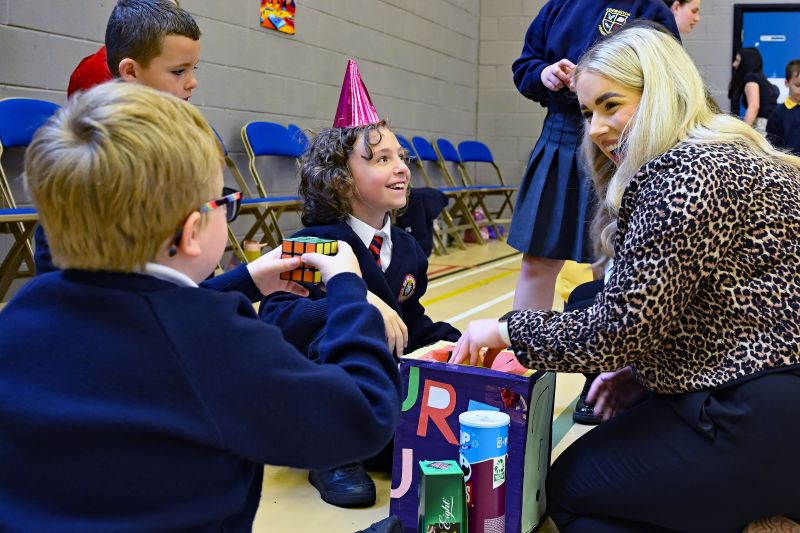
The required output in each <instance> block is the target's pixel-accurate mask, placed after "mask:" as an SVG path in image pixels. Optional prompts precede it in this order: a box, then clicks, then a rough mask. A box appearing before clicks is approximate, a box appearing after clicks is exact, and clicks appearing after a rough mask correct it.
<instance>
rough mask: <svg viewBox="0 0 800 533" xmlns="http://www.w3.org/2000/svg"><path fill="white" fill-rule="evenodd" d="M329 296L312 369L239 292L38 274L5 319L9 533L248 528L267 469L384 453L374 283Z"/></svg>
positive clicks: (0, 343) (351, 283) (0, 373)
mask: <svg viewBox="0 0 800 533" xmlns="http://www.w3.org/2000/svg"><path fill="white" fill-rule="evenodd" d="M327 289H328V297H327V301H328V306H327V308H328V323H327V336H326V342H324V343H322V344H321V345H320V346H319V363H321V364H319V363H316V362H311V361H309V360H308V359H307V358H306V357H305V356H303V355H302V354H300V353H298V352H297V351H296V350H295V349H294V348H293V347H292V346H290V345H289V344H288V343H287V342H286V341H285V340H284V339H283V337H282V335H281V332H280V330H279V329H278V328H276V327H274V326H271V325H268V324H264V323H263V322H262V321H261V320H259V319H258V317H257V315H256V313H255V311H254V310H253V307H252V305H251V304H250V302H248V301H247V300H246V299H245V298H244V297H243V296H242V295H241V294H238V293H222V292H218V291H213V290H208V289H203V288H196V287H188V286H180V285H178V284H176V283H173V282H170V281H165V280H163V279H157V278H155V277H151V276H148V275H143V274H122V273H108V272H86V271H76V270H66V271H57V272H52V273H49V274H43V275H40V276H36V277H35V278H34V279H33V280H31V281H30V282H28V283H27V284H26V285H25V286H24V287H23V288H22V289H21V290H20V292H19V293H18V294H17V295H16V297H15V298H14V299H13V300H12V301H11V302H10V303H9V304H8V305H7V306H6V307H5V309H3V311H2V320H0V424H2V426H3V431H2V437H0V463H2V465H3V468H2V469H0V530H3V531H48V532H59V531H83V532H106V531H223V530H224V531H241V532H244V531H250V530H251V528H252V521H253V518H254V516H255V513H256V508H257V506H258V502H259V498H260V494H261V489H262V465H264V464H275V465H288V466H291V467H296V468H330V467H333V466H335V465H339V464H343V463H346V462H350V461H354V460H357V459H359V458H361V457H364V456H368V455H370V454H374V453H377V452H378V451H379V450H381V449H382V448H383V447H384V446H385V445H386V443H387V442H389V440H390V439H391V437H392V434H393V432H394V428H395V425H396V422H397V418H398V414H399V412H400V383H399V375H398V371H397V365H396V363H395V360H394V358H393V357H392V356H391V354H390V353H389V351H388V350H387V348H386V340H385V330H384V324H383V320H382V319H381V316H380V313H378V311H377V310H375V308H374V307H373V306H372V305H369V304H368V303H367V302H366V299H365V296H366V285H365V284H364V282H363V281H362V280H361V279H359V278H358V277H357V276H356V275H354V274H339V275H337V276H335V277H334V278H333V279H331V280H330V282H329V283H328V287H327ZM267 490H269V489H267Z"/></svg>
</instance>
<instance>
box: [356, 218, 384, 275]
mask: <svg viewBox="0 0 800 533" xmlns="http://www.w3.org/2000/svg"><path fill="white" fill-rule="evenodd" d="M385 220H386V221H385V222H384V224H383V227H382V228H381V229H375V228H373V227H372V226H370V225H369V224H367V223H366V222H364V221H363V220H359V219H357V218H356V217H354V216H353V215H350V216H349V218H348V219H347V220H346V221H345V222H347V225H348V226H350V228H351V229H352V230H353V232H354V233H355V234H356V235H357V236H358V238H359V240H361V242H362V243H364V246H365V247H366V248H367V249H369V245H370V244H371V243H372V237H374V236H375V235H380V236H381V237H383V243H382V244H381V270H383V271H384V272H386V269H387V268H389V264H391V262H392V217H390V216H389V214H388V213H387V214H386V219H385Z"/></svg>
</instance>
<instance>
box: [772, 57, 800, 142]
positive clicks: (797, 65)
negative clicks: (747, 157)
mask: <svg viewBox="0 0 800 533" xmlns="http://www.w3.org/2000/svg"><path fill="white" fill-rule="evenodd" d="M786 87H788V88H789V96H787V97H786V101H785V102H783V104H782V105H781V104H779V105H778V106H777V107H776V108H775V111H773V112H772V115H770V117H769V120H768V121H767V136H768V138H769V140H770V141H771V142H772V144H773V145H774V146H777V147H778V148H785V149H788V150H791V151H792V153H793V154H794V155H797V156H800V106H798V104H800V59H794V60H792V61H789V63H788V64H787V65H786Z"/></svg>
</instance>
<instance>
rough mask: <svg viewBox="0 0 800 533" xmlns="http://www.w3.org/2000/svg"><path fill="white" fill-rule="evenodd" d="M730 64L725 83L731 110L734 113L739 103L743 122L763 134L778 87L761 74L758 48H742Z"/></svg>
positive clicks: (774, 104)
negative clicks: (728, 79) (730, 72)
mask: <svg viewBox="0 0 800 533" xmlns="http://www.w3.org/2000/svg"><path fill="white" fill-rule="evenodd" d="M731 66H732V67H733V76H732V77H731V82H730V84H729V85H728V97H729V98H730V99H731V113H733V114H734V115H736V114H738V113H739V109H740V106H741V107H743V108H744V116H743V117H742V120H744V122H745V124H747V125H748V126H752V127H753V128H754V129H755V130H756V131H757V132H759V133H760V134H761V135H766V134H767V119H768V118H769V117H770V116H772V112H773V111H775V107H776V106H777V100H778V94H779V92H780V91H779V90H778V88H777V87H775V86H774V85H772V83H770V81H769V80H768V79H767V77H766V76H765V75H764V71H763V59H762V58H761V52H759V51H758V48H751V47H748V48H742V49H741V50H739V52H738V53H737V54H736V57H735V58H734V60H733V64H732V65H731Z"/></svg>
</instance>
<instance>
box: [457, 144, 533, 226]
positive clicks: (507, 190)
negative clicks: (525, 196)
mask: <svg viewBox="0 0 800 533" xmlns="http://www.w3.org/2000/svg"><path fill="white" fill-rule="evenodd" d="M458 155H459V157H460V158H461V162H460V163H459V164H458V170H459V172H460V173H461V179H462V181H463V182H464V184H465V185H467V186H472V187H475V186H481V187H486V188H490V189H492V190H493V191H494V192H490V193H487V194H492V195H497V196H500V195H502V196H503V202H502V203H501V205H500V208H499V209H498V210H497V211H496V212H495V213H493V217H494V219H495V222H498V223H505V222H510V221H511V216H513V215H514V203H513V202H512V201H511V199H512V197H513V196H514V193H515V192H517V191H518V190H519V187H512V186H509V185H506V181H505V180H504V179H503V173H502V172H500V167H498V166H497V163H495V162H494V156H493V155H492V151H491V150H490V149H489V147H488V146H486V145H485V144H484V143H482V142H480V141H463V142H460V143H459V144H458ZM466 163H475V164H476V168H477V164H479V163H488V164H490V165H491V166H492V168H494V171H495V175H496V176H497V181H499V182H500V185H478V184H477V183H476V180H475V179H473V177H472V176H471V175H470V173H469V171H468V170H467V166H466ZM506 207H508V211H509V216H508V218H506V219H504V218H502V216H503V212H504V211H505V209H506Z"/></svg>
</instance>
